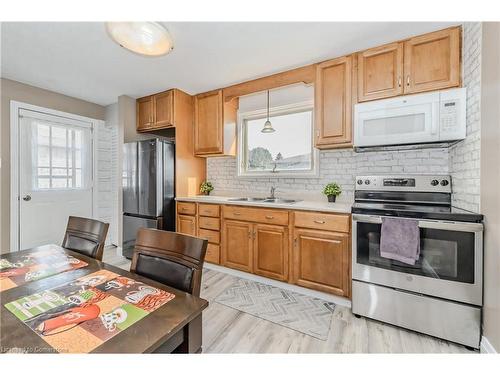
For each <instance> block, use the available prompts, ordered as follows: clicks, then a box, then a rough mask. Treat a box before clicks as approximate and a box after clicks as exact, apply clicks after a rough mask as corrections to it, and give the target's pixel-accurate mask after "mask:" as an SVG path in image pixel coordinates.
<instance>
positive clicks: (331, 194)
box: [323, 182, 342, 202]
mask: <svg viewBox="0 0 500 375" xmlns="http://www.w3.org/2000/svg"><path fill="white" fill-rule="evenodd" d="M340 193H342V189H341V188H340V186H339V184H337V183H336V182H331V183H329V184H327V185H326V186H325V187H324V189H323V194H325V195H326V196H327V197H328V202H335V199H336V198H337V196H338V195H340Z"/></svg>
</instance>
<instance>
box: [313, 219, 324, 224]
mask: <svg viewBox="0 0 500 375" xmlns="http://www.w3.org/2000/svg"><path fill="white" fill-rule="evenodd" d="M314 222H315V223H316V224H325V221H324V220H314Z"/></svg>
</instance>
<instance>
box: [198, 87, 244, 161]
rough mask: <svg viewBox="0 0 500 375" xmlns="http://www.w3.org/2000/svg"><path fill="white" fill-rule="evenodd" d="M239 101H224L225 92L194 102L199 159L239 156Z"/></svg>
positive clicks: (203, 95)
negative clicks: (201, 157) (237, 126)
mask: <svg viewBox="0 0 500 375" xmlns="http://www.w3.org/2000/svg"><path fill="white" fill-rule="evenodd" d="M237 103H238V99H237V98H236V99H234V100H232V101H229V102H225V101H224V95H223V92H222V90H215V91H210V92H207V93H203V94H199V95H196V96H195V99H194V153H195V155H197V156H211V155H235V154H236V111H237V109H238V107H237Z"/></svg>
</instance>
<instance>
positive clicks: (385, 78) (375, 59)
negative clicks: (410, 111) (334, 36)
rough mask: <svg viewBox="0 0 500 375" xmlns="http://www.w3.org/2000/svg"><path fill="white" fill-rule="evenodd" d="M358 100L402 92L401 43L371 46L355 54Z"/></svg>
mask: <svg viewBox="0 0 500 375" xmlns="http://www.w3.org/2000/svg"><path fill="white" fill-rule="evenodd" d="M357 60H358V101H360V102H363V101H366V100H374V99H382V98H388V97H391V96H396V95H401V94H402V93H403V43H391V44H386V45H384V46H381V47H376V48H371V49H368V50H366V51H363V52H359V53H358V55H357Z"/></svg>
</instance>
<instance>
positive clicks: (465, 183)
mask: <svg viewBox="0 0 500 375" xmlns="http://www.w3.org/2000/svg"><path fill="white" fill-rule="evenodd" d="M481 31H482V26H481V23H479V22H466V23H464V24H463V40H462V46H463V56H462V64H463V84H464V86H465V87H467V138H466V139H465V140H464V141H462V142H460V143H458V144H456V145H455V146H453V147H451V148H450V150H449V154H450V157H449V160H450V172H451V177H452V181H453V194H452V204H453V205H454V206H457V207H460V208H463V209H466V210H470V211H474V212H480V207H479V201H480V199H479V194H480V147H481V105H480V103H481Z"/></svg>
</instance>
